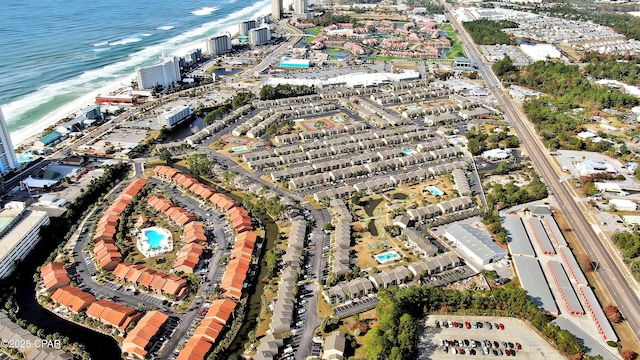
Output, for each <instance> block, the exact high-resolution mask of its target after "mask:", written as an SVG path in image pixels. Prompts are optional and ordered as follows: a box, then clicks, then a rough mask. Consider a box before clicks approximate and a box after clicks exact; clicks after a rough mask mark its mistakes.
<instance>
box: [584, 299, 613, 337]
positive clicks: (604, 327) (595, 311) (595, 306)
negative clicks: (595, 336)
mask: <svg viewBox="0 0 640 360" xmlns="http://www.w3.org/2000/svg"><path fill="white" fill-rule="evenodd" d="M580 292H581V293H582V297H584V299H585V301H586V302H587V307H588V308H589V309H590V310H591V315H592V316H593V317H594V318H596V320H597V322H598V323H599V324H600V333H601V334H602V336H603V337H604V338H605V340H612V341H618V337H617V336H616V333H615V331H613V328H612V327H611V324H610V323H609V319H607V316H606V315H605V314H604V311H602V307H600V304H599V303H598V299H596V295H595V294H594V293H593V290H591V288H590V287H588V286H581V287H580Z"/></svg>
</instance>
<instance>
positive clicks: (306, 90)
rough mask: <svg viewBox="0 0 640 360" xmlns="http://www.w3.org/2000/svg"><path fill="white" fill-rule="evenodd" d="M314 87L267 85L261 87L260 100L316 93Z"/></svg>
mask: <svg viewBox="0 0 640 360" xmlns="http://www.w3.org/2000/svg"><path fill="white" fill-rule="evenodd" d="M315 93H316V91H315V89H314V88H313V87H309V86H306V85H289V84H278V85H276V86H271V85H265V86H263V87H262V89H260V100H277V99H283V98H289V97H297V96H305V95H311V94H315Z"/></svg>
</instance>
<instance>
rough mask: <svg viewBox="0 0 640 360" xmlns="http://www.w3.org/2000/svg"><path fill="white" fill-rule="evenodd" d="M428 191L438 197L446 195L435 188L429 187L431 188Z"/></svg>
mask: <svg viewBox="0 0 640 360" xmlns="http://www.w3.org/2000/svg"><path fill="white" fill-rule="evenodd" d="M427 190H429V192H430V193H432V194H433V195H436V196H442V195H444V191H442V190H440V189H438V188H437V187H435V186H429V187H427Z"/></svg>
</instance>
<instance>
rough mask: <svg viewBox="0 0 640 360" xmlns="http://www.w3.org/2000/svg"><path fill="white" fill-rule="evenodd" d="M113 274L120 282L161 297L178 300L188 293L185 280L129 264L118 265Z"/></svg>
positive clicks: (187, 285)
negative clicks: (169, 296)
mask: <svg viewBox="0 0 640 360" xmlns="http://www.w3.org/2000/svg"><path fill="white" fill-rule="evenodd" d="M113 274H114V275H115V277H116V279H117V280H119V281H121V282H124V283H127V284H131V285H134V286H141V287H144V288H146V289H148V290H150V291H153V292H155V293H156V294H160V295H163V296H166V295H172V296H175V297H176V299H180V298H182V297H183V296H184V295H186V294H187V293H188V292H189V284H188V283H187V281H186V280H184V279H181V278H179V277H177V276H175V275H168V274H165V273H161V272H158V271H155V270H151V269H147V268H145V267H143V266H141V265H133V264H132V263H130V262H122V263H120V264H118V266H116V268H115V269H114V270H113Z"/></svg>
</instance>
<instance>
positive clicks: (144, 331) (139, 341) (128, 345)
mask: <svg viewBox="0 0 640 360" xmlns="http://www.w3.org/2000/svg"><path fill="white" fill-rule="evenodd" d="M167 319H169V316H167V315H165V314H163V313H161V312H159V311H149V312H148V313H146V314H145V315H144V316H143V317H142V319H140V321H138V324H136V326H135V327H134V328H133V330H131V332H129V334H127V337H126V338H125V339H124V340H123V341H122V346H121V348H122V352H123V353H127V354H129V356H130V357H134V358H136V359H144V358H145V356H146V355H147V352H148V350H149V348H150V347H151V345H152V343H153V341H154V340H155V338H156V337H157V336H158V333H159V332H160V330H161V329H162V327H163V325H164V324H165V322H166V321H167Z"/></svg>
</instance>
